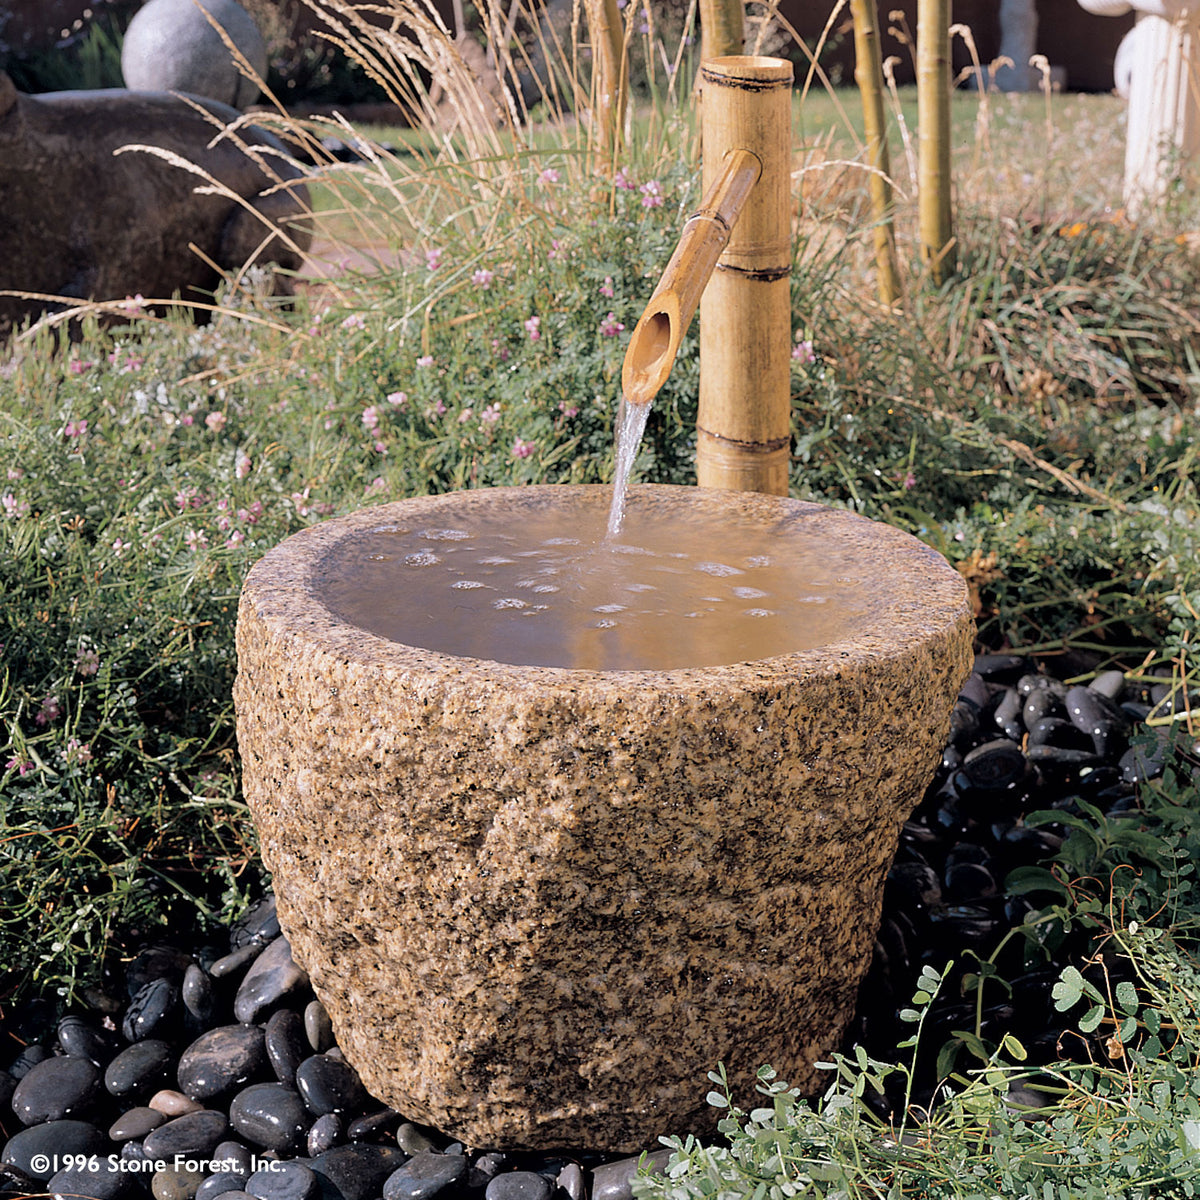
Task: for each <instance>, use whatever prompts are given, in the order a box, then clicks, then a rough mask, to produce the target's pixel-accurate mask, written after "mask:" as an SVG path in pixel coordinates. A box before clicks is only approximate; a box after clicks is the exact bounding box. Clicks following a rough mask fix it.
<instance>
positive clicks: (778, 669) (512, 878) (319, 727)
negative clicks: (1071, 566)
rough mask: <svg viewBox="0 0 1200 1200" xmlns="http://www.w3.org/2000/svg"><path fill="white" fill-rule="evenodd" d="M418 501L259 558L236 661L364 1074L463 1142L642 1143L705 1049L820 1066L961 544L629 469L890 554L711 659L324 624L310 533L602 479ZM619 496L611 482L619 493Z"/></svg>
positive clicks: (245, 705) (290, 870)
mask: <svg viewBox="0 0 1200 1200" xmlns="http://www.w3.org/2000/svg"><path fill="white" fill-rule="evenodd" d="M597 493H603V495H604V496H605V497H606V496H607V489H598V488H567V487H555V488H542V487H529V488H514V489H494V490H480V491H476V492H470V493H459V494H457V495H451V496H441V497H428V498H423V499H417V500H405V501H400V502H398V503H396V504H391V505H384V506H381V507H378V508H374V509H367V510H363V511H361V512H358V513H355V514H353V515H351V516H349V517H345V518H341V519H338V520H332V521H328V522H325V523H323V524H320V525H316V526H313V527H311V528H309V529H307V530H304V531H303V532H302V533H299V534H297V535H295V536H294V537H291V538H289V539H288V540H287V541H285V542H284V543H282V544H281V545H280V546H278V547H276V548H275V549H274V550H273V551H271V552H270V553H269V554H268V555H267V556H266V557H265V558H264V559H262V560H261V561H260V562H259V563H258V564H257V565H256V566H255V567H254V569H253V570H252V571H251V573H250V576H249V578H248V579H247V581H246V585H245V588H244V590H243V593H242V600H241V608H240V613H239V618H238V656H239V673H238V679H237V685H236V691H235V700H236V703H237V712H238V738H239V743H240V748H241V755H242V763H243V777H244V785H245V793H246V797H247V800H248V801H249V804H250V806H251V809H252V811H253V814H254V818H255V821H256V823H257V826H258V829H259V832H260V835H261V840H262V852H263V857H264V860H265V862H266V864H267V866H268V867H269V868H270V870H271V871H272V872H273V875H274V882H275V888H276V893H277V896H278V902H279V917H280V922H281V924H282V925H283V928H284V929H285V931H286V932H287V934H288V937H289V938H290V939H291V943H292V946H293V949H294V952H295V956H296V959H297V961H298V962H300V963H301V964H302V965H303V966H304V967H305V968H306V969H307V970H308V972H309V974H310V975H311V978H312V982H313V985H314V987H315V989H316V991H317V994H318V995H319V996H320V998H321V1000H322V1002H323V1003H324V1005H325V1007H326V1009H327V1010H328V1012H329V1015H330V1017H331V1018H332V1021H333V1025H334V1028H335V1031H336V1033H337V1038H338V1042H339V1044H340V1045H341V1046H342V1048H343V1050H344V1051H345V1054H346V1056H347V1058H348V1059H350V1061H351V1062H353V1063H354V1065H355V1066H356V1067H357V1068H358V1071H359V1073H360V1074H361V1076H362V1078H363V1080H364V1082H365V1083H366V1085H367V1087H368V1088H369V1089H370V1091H371V1092H372V1093H373V1094H374V1095H375V1096H377V1097H378V1098H379V1099H381V1100H384V1101H386V1102H387V1103H389V1104H391V1105H393V1106H394V1107H396V1108H397V1109H399V1110H400V1111H401V1112H403V1113H404V1114H405V1115H406V1116H407V1117H409V1118H411V1119H413V1120H417V1121H422V1122H428V1123H430V1124H433V1125H435V1126H437V1127H438V1128H439V1129H442V1130H444V1131H445V1132H447V1133H449V1134H452V1135H454V1136H455V1137H458V1138H461V1139H463V1140H464V1141H465V1142H467V1143H468V1144H470V1145H474V1146H484V1145H486V1146H491V1147H535V1148H546V1147H555V1146H592V1147H603V1148H605V1149H608V1150H613V1149H628V1150H635V1149H639V1148H642V1147H645V1146H648V1145H651V1144H652V1143H653V1139H654V1136H655V1135H656V1134H659V1133H667V1132H683V1131H687V1130H689V1129H695V1128H701V1127H703V1126H706V1125H708V1124H709V1123H710V1122H711V1120H712V1116H711V1113H712V1110H710V1109H707V1107H706V1105H705V1103H704V1095H705V1092H706V1091H707V1084H706V1082H705V1073H706V1072H707V1071H709V1070H711V1069H712V1068H713V1067H714V1066H715V1065H716V1063H717V1062H718V1061H723V1062H724V1063H725V1064H726V1065H727V1067H728V1068H729V1071H730V1076H731V1078H734V1079H739V1078H740V1079H742V1080H744V1081H748V1080H750V1079H751V1078H752V1075H753V1072H754V1070H755V1069H756V1068H757V1067H758V1066H759V1065H761V1064H762V1063H767V1062H769V1063H771V1064H772V1065H773V1066H774V1067H775V1068H776V1070H777V1071H779V1073H780V1075H781V1077H783V1078H785V1079H787V1080H789V1081H790V1082H792V1083H794V1084H797V1085H799V1086H801V1087H803V1088H805V1089H811V1090H816V1089H818V1088H820V1087H822V1086H824V1082H825V1079H824V1076H823V1075H822V1074H821V1073H818V1072H816V1071H815V1070H814V1067H813V1063H814V1062H815V1061H816V1060H818V1059H820V1058H821V1057H822V1056H823V1055H825V1054H827V1053H828V1052H829V1050H830V1049H831V1048H832V1047H833V1046H835V1045H836V1043H837V1041H838V1038H839V1036H840V1034H841V1033H842V1031H843V1029H844V1027H845V1025H846V1022H847V1021H848V1019H849V1017H850V1016H851V1014H852V1010H853V1005H854V999H855V990H856V987H857V985H858V982H859V979H860V977H861V975H862V973H863V971H864V970H865V968H866V965H867V962H868V960H869V956H870V952H871V947H872V943H873V939H874V933H875V929H876V927H877V924H878V920H879V909H880V902H881V891H882V885H883V879H884V876H885V874H886V872H887V869H888V866H889V864H890V863H891V860H892V857H893V855H894V853H895V849H896V845H897V840H898V837H899V832H900V828H901V825H902V824H903V822H904V820H905V819H906V817H907V816H908V815H909V813H910V812H911V810H912V809H913V807H914V806H915V805H916V803H917V802H918V801H919V799H920V797H921V794H922V792H923V790H924V788H925V787H926V785H927V783H928V781H929V779H930V777H931V776H932V773H933V770H934V768H935V766H936V764H937V761H938V758H939V755H940V750H941V747H942V745H943V743H944V739H945V736H946V733H947V728H948V723H949V714H950V709H951V706H952V703H953V700H954V697H955V695H956V693H957V691H958V689H959V687H960V686H961V684H962V682H963V680H964V679H965V678H966V675H967V673H968V671H969V669H970V664H971V638H972V622H971V619H970V615H969V612H968V607H967V595H966V587H965V585H964V583H963V580H962V579H961V578H960V577H959V575H958V574H957V573H956V572H955V571H953V570H952V569H951V568H950V567H949V565H948V564H947V563H946V562H945V560H944V559H942V558H941V557H940V556H938V555H937V554H935V553H934V552H933V551H932V550H930V549H929V548H928V547H926V546H924V545H923V544H921V543H920V542H918V541H917V540H916V539H915V538H912V537H910V536H908V535H907V534H904V533H902V532H900V531H898V530H895V529H892V528H890V527H888V526H884V525H879V524H875V523H872V522H869V521H866V520H863V519H862V518H860V517H856V516H853V515H851V514H848V513H845V512H842V511H839V510H833V509H828V508H824V507H820V506H817V505H810V504H805V503H802V502H800V501H793V500H786V499H780V498H777V497H771V496H760V495H755V494H750V493H733V492H709V491H702V490H701V489H696V488H666V487H643V488H639V489H636V491H635V496H636V503H640V504H647V505H652V506H655V507H656V508H661V509H662V513H663V518H664V519H669V516H670V512H671V510H672V506H674V505H678V504H701V505H706V506H718V507H719V506H730V507H729V509H728V511H730V512H731V513H733V512H736V513H739V514H742V515H745V514H753V515H761V516H762V517H763V518H764V519H768V520H771V521H775V522H777V523H778V525H779V529H780V536H781V537H788V536H798V537H801V536H804V535H805V532H806V531H807V530H810V529H820V530H822V531H823V532H824V533H825V534H826V535H827V536H832V537H834V538H844V539H845V541H846V544H847V545H855V546H857V547H859V548H860V549H861V548H862V547H863V546H864V545H865V546H867V547H868V548H869V549H870V550H871V552H872V553H876V554H877V557H878V562H879V584H878V586H877V587H875V588H873V589H871V590H872V591H873V594H872V595H871V596H870V603H869V606H868V609H869V615H868V616H865V617H864V618H863V619H862V621H861V623H860V624H859V626H858V627H857V628H856V631H855V634H854V636H853V637H852V638H850V639H847V640H846V641H844V642H841V643H837V644H833V645H829V646H824V647H821V648H820V649H816V650H807V651H801V652H797V653H794V654H786V655H781V656H779V657H776V658H771V659H765V660H762V661H759V662H752V663H740V664H736V665H732V666H725V667H715V668H705V669H703V670H694V669H689V670H673V671H662V672H652V671H631V672H594V671H579V670H566V669H561V668H546V667H518V666H510V665H505V664H500V663H493V662H484V661H481V660H476V659H467V658H453V657H450V656H447V655H443V654H439V653H435V652H433V651H428V650H422V649H417V648H414V647H410V646H404V645H400V644H397V643H394V642H389V641H385V640H383V639H381V638H378V637H376V636H374V635H372V634H369V633H365V632H363V631H362V630H360V629H356V628H353V627H351V626H348V625H346V624H345V623H343V622H341V621H339V620H338V619H337V618H336V617H335V616H334V615H333V614H332V613H331V612H330V611H329V610H328V609H327V608H326V607H325V606H324V604H323V603H322V601H321V599H320V579H321V569H320V568H321V563H322V561H323V560H324V558H325V557H326V556H327V555H328V553H329V551H330V549H331V548H332V547H334V546H335V545H337V544H338V543H339V541H340V540H341V539H342V538H345V537H347V536H350V535H353V534H355V533H359V532H361V531H363V530H366V529H368V528H371V527H373V526H374V525H377V524H379V523H380V522H381V521H383V520H389V521H400V520H404V519H412V518H414V516H416V515H417V513H419V518H420V519H421V520H422V521H427V522H428V521H430V520H433V521H442V520H444V519H446V518H447V517H448V516H450V515H451V514H453V515H455V516H458V515H460V514H461V513H462V512H463V506H465V508H466V509H467V510H469V509H470V508H471V506H473V505H495V504H500V505H507V506H511V509H512V513H513V520H514V522H519V521H520V519H521V514H522V512H523V511H525V506H529V505H535V506H536V505H542V504H546V503H550V502H552V501H553V502H555V503H561V502H564V501H566V502H569V503H580V504H584V503H596V502H598V501H597ZM605 502H606V501H605Z"/></svg>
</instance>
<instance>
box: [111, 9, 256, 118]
mask: <svg viewBox="0 0 1200 1200" xmlns="http://www.w3.org/2000/svg"><path fill="white" fill-rule="evenodd" d="M205 13H207V14H208V15H207V16H206V15H205ZM210 18H211V20H210ZM214 22H215V23H216V25H217V26H219V27H220V29H221V30H223V31H224V32H225V34H226V36H227V37H228V38H229V41H230V42H232V43H233V45H234V47H235V48H236V49H237V51H238V52H239V53H240V54H241V55H242V57H243V58H244V59H245V60H246V63H247V64H248V65H249V66H250V67H252V68H253V69H254V72H255V73H256V74H257V76H258V78H259V79H265V78H266V77H267V46H266V43H265V42H264V41H263V36H262V34H261V33H260V32H259V30H258V26H257V25H255V23H254V18H253V17H251V16H250V14H249V13H248V12H247V11H246V10H245V9H244V8H243V7H242V6H241V5H240V4H236V3H234V0H149V3H148V4H146V5H144V6H143V7H142V8H140V9H139V10H138V12H137V14H136V15H135V16H134V18H133V20H132V21H130V23H129V28H128V29H127V30H126V31H125V40H124V41H123V42H122V44H121V74H122V75H123V76H124V79H125V84H126V86H127V87H129V88H132V89H133V90H134V91H145V92H190V93H192V94H193V95H196V96H207V97H208V98H209V99H210V100H219V101H220V102H221V103H222V104H231V105H233V107H234V108H247V107H248V106H249V105H251V104H253V103H254V101H255V100H257V99H258V94H259V90H260V89H259V86H258V84H257V83H255V82H254V81H253V80H251V79H249V78H247V77H246V76H245V75H244V74H242V72H241V71H240V70H239V69H238V65H237V60H236V59H235V57H234V55H233V52H232V51H231V50H230V48H229V46H227V45H226V44H225V39H224V38H222V36H221V34H220V32H218V30H217V29H216V28H214V25H213V23H214Z"/></svg>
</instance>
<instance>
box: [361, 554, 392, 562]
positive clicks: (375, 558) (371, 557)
mask: <svg viewBox="0 0 1200 1200" xmlns="http://www.w3.org/2000/svg"><path fill="white" fill-rule="evenodd" d="M395 557H396V556H395V555H394V554H368V555H367V562H392V561H393V560H394V559H395Z"/></svg>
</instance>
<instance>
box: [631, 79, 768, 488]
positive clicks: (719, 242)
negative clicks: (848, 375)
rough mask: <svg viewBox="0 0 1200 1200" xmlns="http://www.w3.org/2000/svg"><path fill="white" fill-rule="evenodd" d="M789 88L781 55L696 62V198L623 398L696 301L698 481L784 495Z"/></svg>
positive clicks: (662, 373)
mask: <svg viewBox="0 0 1200 1200" xmlns="http://www.w3.org/2000/svg"><path fill="white" fill-rule="evenodd" d="M791 85H792V65H791V63H789V62H786V61H784V60H782V59H777V58H760V57H752V56H746V55H736V56H731V57H728V58H716V59H710V60H707V61H706V62H704V63H703V64H701V68H700V89H701V95H702V104H703V109H702V121H701V134H702V142H703V181H704V188H705V190H704V198H703V200H702V201H701V203H700V207H699V208H698V209H697V210H696V211H695V212H694V213H693V214H692V215H691V217H690V218H689V219H688V221H687V223H686V224H685V225H684V228H683V231H682V234H681V236H680V240H679V244H678V245H677V247H676V249H675V253H674V254H673V255H672V256H671V259H670V261H669V262H668V263H667V266H666V268H665V270H664V272H663V275H662V278H661V280H660V281H659V284H658V286H657V287H656V288H655V290H654V292H653V294H652V295H651V297H650V302H649V304H648V305H647V306H646V309H645V311H644V312H643V314H642V316H641V319H640V320H639V321H638V323H637V326H636V327H635V328H634V331H633V334H632V336H631V337H630V341H629V346H628V348H627V350H626V354H625V361H624V364H623V367H622V372H621V383H622V387H623V389H624V394H625V400H626V401H627V402H628V403H630V404H633V405H647V404H649V403H650V402H651V401H652V400H653V399H654V397H655V395H656V394H657V393H658V391H659V390H660V389H661V388H662V386H663V384H664V383H665V382H666V379H667V376H668V375H669V374H670V371H671V367H672V365H673V363H674V361H675V356H676V354H677V353H678V350H679V346H680V343H681V342H682V341H683V338H684V335H685V334H686V333H687V330H688V326H689V325H690V324H691V320H692V316H693V315H694V313H695V311H696V309H697V307H699V309H700V314H701V321H700V397H699V413H698V420H697V446H696V474H697V482H698V483H699V484H700V485H701V486H702V487H718V488H729V489H733V490H739V491H759V492H768V493H772V494H775V495H786V494H787V490H788V466H789V463H790V449H791V447H790V440H791V439H790V435H791V372H790V366H791V362H790V360H791V303H790V276H791V211H790V205H791V189H790V180H791Z"/></svg>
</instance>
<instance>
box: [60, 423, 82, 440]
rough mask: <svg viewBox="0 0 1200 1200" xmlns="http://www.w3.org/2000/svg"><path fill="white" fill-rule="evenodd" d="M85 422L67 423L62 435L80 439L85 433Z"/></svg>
mask: <svg viewBox="0 0 1200 1200" xmlns="http://www.w3.org/2000/svg"><path fill="white" fill-rule="evenodd" d="M87 427H88V423H87V422H86V421H68V422H67V423H66V424H65V425H64V426H63V434H64V435H65V436H66V437H69V438H81V437H83V436H84V434H86V433H87Z"/></svg>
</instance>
